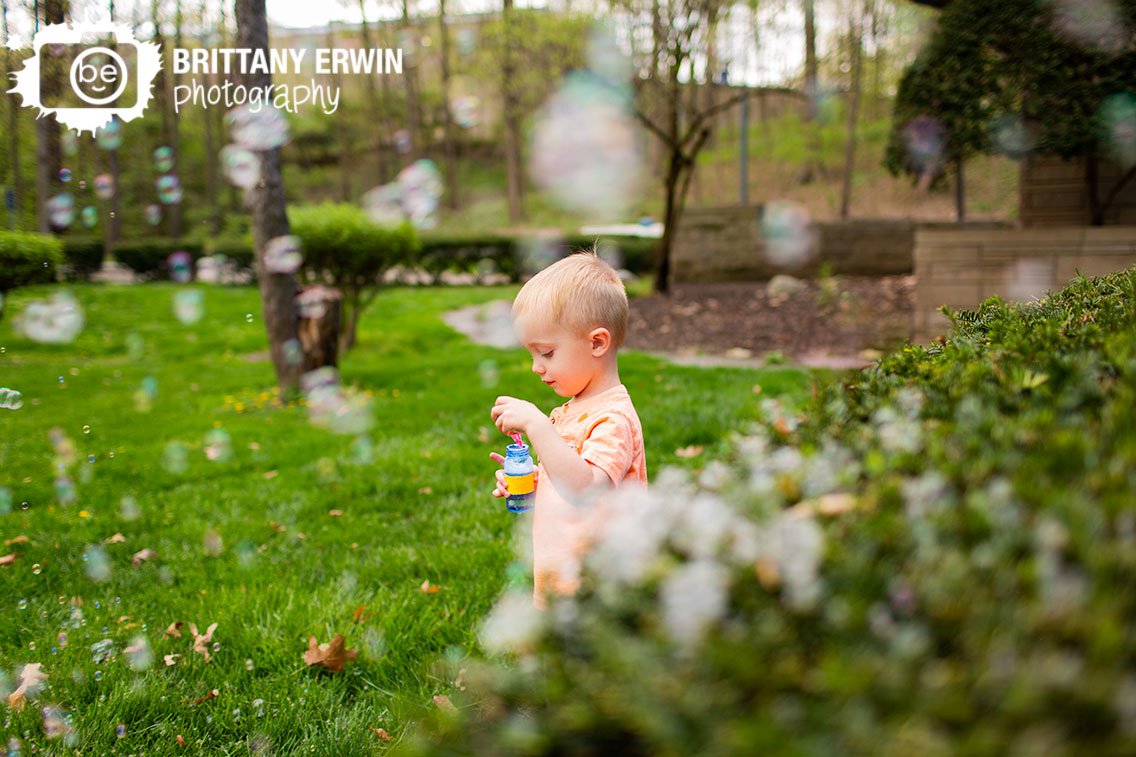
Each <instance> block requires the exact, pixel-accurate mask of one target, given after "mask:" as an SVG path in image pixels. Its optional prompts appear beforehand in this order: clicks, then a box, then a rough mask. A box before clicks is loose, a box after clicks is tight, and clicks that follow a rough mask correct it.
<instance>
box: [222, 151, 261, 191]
mask: <svg viewBox="0 0 1136 757" xmlns="http://www.w3.org/2000/svg"><path fill="white" fill-rule="evenodd" d="M221 166H222V168H223V169H224V171H225V176H226V177H227V178H228V179H229V181H230V182H232V183H233V184H234V185H235V186H238V187H241V188H242V189H251V188H253V187H255V186H256V183H257V182H258V181H260V158H258V157H257V156H256V155H254V154H253V153H252V152H250V151H249V150H246V149H245V148H243V147H240V146H238V145H225V146H224V147H222V148H221Z"/></svg>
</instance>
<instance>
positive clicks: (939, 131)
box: [903, 116, 947, 174]
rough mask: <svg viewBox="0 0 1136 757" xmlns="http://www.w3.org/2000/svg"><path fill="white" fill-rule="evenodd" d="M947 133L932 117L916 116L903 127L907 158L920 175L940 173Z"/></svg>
mask: <svg viewBox="0 0 1136 757" xmlns="http://www.w3.org/2000/svg"><path fill="white" fill-rule="evenodd" d="M946 135H947V131H946V129H945V128H944V127H943V125H942V124H941V123H940V122H939V121H938V120H936V119H934V118H932V117H931V116H916V117H915V118H913V119H911V121H909V122H908V123H907V125H906V126H904V127H903V144H904V147H905V148H906V149H907V158H908V161H909V162H910V164H911V165H912V166H914V167H915V169H916V170H917V171H918V172H919V173H924V174H928V173H934V172H936V171H938V169H939V166H940V164H941V163H942V159H943V149H944V146H945V144H946Z"/></svg>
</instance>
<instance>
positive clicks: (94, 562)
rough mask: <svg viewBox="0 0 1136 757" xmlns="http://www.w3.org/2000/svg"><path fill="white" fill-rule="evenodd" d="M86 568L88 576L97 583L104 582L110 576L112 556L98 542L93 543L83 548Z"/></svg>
mask: <svg viewBox="0 0 1136 757" xmlns="http://www.w3.org/2000/svg"><path fill="white" fill-rule="evenodd" d="M83 562H84V563H86V566H85V568H84V570H85V571H86V573H87V577H88V578H90V579H91V580H92V581H94V582H95V583H103V582H105V581H106V580H107V579H109V578H110V557H109V556H108V555H107V553H106V550H105V549H103V548H102V547H100V546H99V545H98V544H91V545H89V546H88V547H87V548H86V549H84V550H83Z"/></svg>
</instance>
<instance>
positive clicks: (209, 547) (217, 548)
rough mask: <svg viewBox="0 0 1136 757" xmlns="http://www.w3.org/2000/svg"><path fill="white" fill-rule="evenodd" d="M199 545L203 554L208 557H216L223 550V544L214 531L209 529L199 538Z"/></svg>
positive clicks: (218, 534)
mask: <svg viewBox="0 0 1136 757" xmlns="http://www.w3.org/2000/svg"><path fill="white" fill-rule="evenodd" d="M201 545H202V547H203V548H204V550H205V554H207V555H209V556H210V557H217V556H218V555H220V554H221V551H222V550H223V549H224V546H225V542H224V540H223V539H222V538H221V534H220V533H218V532H217V530H216V529H213V528H210V529H209V530H208V531H206V532H205V535H204V536H202V537H201Z"/></svg>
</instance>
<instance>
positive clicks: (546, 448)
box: [491, 397, 613, 492]
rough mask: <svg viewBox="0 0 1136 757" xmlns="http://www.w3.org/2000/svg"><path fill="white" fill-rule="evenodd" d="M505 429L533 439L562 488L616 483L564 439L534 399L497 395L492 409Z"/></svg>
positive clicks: (571, 489)
mask: <svg viewBox="0 0 1136 757" xmlns="http://www.w3.org/2000/svg"><path fill="white" fill-rule="evenodd" d="M491 415H492V417H493V422H494V423H495V424H497V428H498V429H500V430H501V431H502V432H503V433H506V434H507V433H509V432H511V431H520V432H522V433H523V434H524V435H525V436H527V437H528V438H529V441H530V442H532V448H533V449H534V450H535V451H536V453H537V455H538V456H539V457H540V462H541V465H543V466H544V470H545V472H546V473H547V474H548V476H549V478H551V479H552V482H553V484H555V485H556V487H557V488H558V489H560V490H561V491H562V492H582V491H584V490H585V489H589V488H591V487H593V486H602V487H605V488H607V487H611V486H613V484H612V480H611V477H610V476H608V474H607V473H605V472H604V471H603V470H602V469H601V468H598V467H596V466H594V465H592V464H591V463H589V462H588V461H587V460H585V459H584V458H582V457H580V456H579V455H578V454H576V453H575V452H574V451H573V450H572V449H570V448H569V447H568V445H567V444H565V443H564V439H563V438H562V437H561V436H560V434H559V432H557V430H556V426H554V425H552V421H550V420H549V419H548V418H547V417H546V416H545V415H544V413H542V412H541V411H540V409H539V408H537V406H536V405H534V404H532V403H531V402H526V401H524V400H519V399H517V398H515V397H498V398H497V403H496V404H495V405H494V406H493V412H492V413H491Z"/></svg>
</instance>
